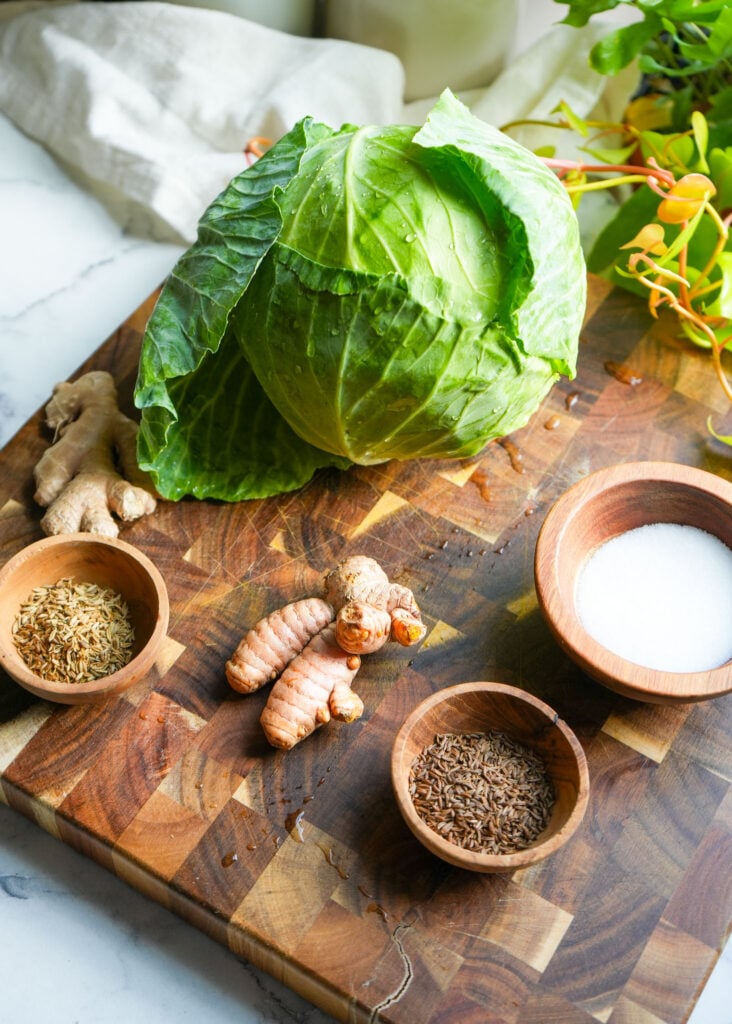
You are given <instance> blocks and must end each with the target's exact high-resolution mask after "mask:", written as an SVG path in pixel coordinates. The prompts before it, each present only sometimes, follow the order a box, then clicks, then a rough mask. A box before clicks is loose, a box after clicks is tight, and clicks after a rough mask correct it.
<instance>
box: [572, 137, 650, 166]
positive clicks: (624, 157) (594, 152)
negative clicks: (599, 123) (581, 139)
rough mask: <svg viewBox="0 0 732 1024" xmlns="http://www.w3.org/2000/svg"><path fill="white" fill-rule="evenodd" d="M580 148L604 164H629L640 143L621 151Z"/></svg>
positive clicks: (592, 147) (597, 147)
mask: <svg viewBox="0 0 732 1024" xmlns="http://www.w3.org/2000/svg"><path fill="white" fill-rule="evenodd" d="M578 148H579V149H580V150H581V151H582V152H583V153H587V154H588V155H589V156H591V157H593V158H594V159H595V160H599V161H600V162H601V163H604V164H627V162H628V160H629V159H630V157H631V156H632V155H633V153H635V151H636V150H637V148H638V143H637V142H635V141H633V142H632V143H631V144H630V145H629V146H624V147H623V148H621V149H602V148H601V147H599V146H580V147H578Z"/></svg>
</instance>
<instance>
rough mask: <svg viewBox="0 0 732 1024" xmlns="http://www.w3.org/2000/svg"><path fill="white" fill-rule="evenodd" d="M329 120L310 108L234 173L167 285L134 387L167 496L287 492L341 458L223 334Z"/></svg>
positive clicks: (151, 461) (145, 460)
mask: <svg viewBox="0 0 732 1024" xmlns="http://www.w3.org/2000/svg"><path fill="white" fill-rule="evenodd" d="M329 132H330V129H328V128H327V127H326V126H324V125H317V124H314V123H313V122H312V121H311V120H310V119H305V120H304V121H302V122H300V123H299V124H298V125H297V126H295V128H293V129H292V131H291V132H290V133H289V134H288V135H286V136H285V137H284V138H283V139H282V140H281V141H280V142H279V143H278V144H277V145H276V146H274V147H273V148H272V149H270V150H269V152H267V153H266V154H265V155H264V156H263V157H262V158H261V159H259V160H258V161H257V162H256V163H255V164H254V165H253V166H252V167H251V168H249V169H248V170H247V171H244V172H243V173H242V174H240V175H238V176H237V177H236V178H234V179H233V181H232V182H231V183H230V184H229V186H228V187H227V188H226V189H225V190H224V192H223V193H222V194H221V195H220V196H219V197H218V199H216V200H215V201H214V202H213V203H212V204H211V206H210V207H209V209H208V210H207V211H206V213H205V215H204V216H203V218H202V219H201V222H200V225H199V231H198V239H197V241H196V243H195V244H194V245H193V246H192V247H191V248H190V249H189V250H187V252H186V253H184V254H183V256H182V257H181V258H180V260H179V261H178V263H177V264H176V266H175V267H174V268H173V270H172V272H171V275H170V277H169V279H168V281H167V282H166V284H165V287H164V288H163V291H162V293H161V295H160V298H159V300H158V302H157V304H156V306H155V309H154V311H153V314H152V316H151V318H150V320H149V322H148V325H147V328H146V331H145V336H144V339H143V345H142V352H141V356H140V365H139V368H138V377H137V384H136V388H135V403H136V405H137V406H138V408H140V409H142V418H141V424H140V433H139V437H138V460H139V462H140V465H141V467H142V468H143V469H145V470H147V471H148V472H150V473H151V474H152V477H153V480H154V481H155V484H156V486H157V487H158V490H159V492H160V493H161V494H162V495H163V497H166V498H171V499H178V498H180V497H182V496H183V495H184V494H193V495H195V496H196V497H199V498H203V497H215V498H224V499H228V500H237V499H238V498H239V497H240V496H243V493H244V492H246V493H248V494H249V496H262V495H264V494H267V493H277V492H279V491H282V490H289V489H292V488H293V487H297V486H300V485H301V484H302V483H303V482H304V480H305V479H308V478H309V476H310V475H312V472H313V471H314V469H315V468H317V466H323V465H332V464H333V462H334V460H333V458H332V456H330V455H327V454H326V453H323V452H320V453H315V452H314V451H313V450H311V449H310V447H309V446H308V445H305V444H303V442H301V441H299V439H297V438H295V435H293V434H292V431H291V430H290V428H289V427H288V426H287V424H286V423H284V421H282V422H278V417H277V414H276V412H275V410H274V408H273V407H272V406H271V403H269V401H268V400H267V399H266V396H265V395H264V392H263V391H262V389H261V387H260V386H259V384H258V383H257V381H256V379H255V378H254V377H253V375H252V374H251V371H250V369H249V367H248V364H247V363H246V361H245V360H244V358H243V356H242V355H241V353H240V351H239V349H238V348H237V347H236V345H235V344H234V343H232V342H231V340H230V339H229V340H228V341H226V342H225V339H227V337H228V325H229V318H230V316H231V313H232V310H233V309H234V308H235V307H236V304H237V303H238V302H239V300H240V299H241V296H242V295H243V294H244V292H245V291H246V289H247V287H248V285H249V283H250V281H251V279H252V277H253V275H254V273H255V272H256V269H257V267H258V266H259V263H260V262H261V260H262V258H263V256H264V255H265V254H266V252H267V251H268V250H269V248H270V247H271V246H272V244H273V243H274V241H275V239H276V237H277V235H278V233H279V230H280V227H281V216H280V212H279V208H278V206H277V203H276V201H275V196H276V193H277V191H278V190H281V189H282V188H283V187H284V186H285V185H286V184H287V183H288V182H289V181H290V179H291V178H292V176H293V174H294V173H295V172H296V171H297V168H298V167H299V164H300V160H301V157H302V154H303V152H304V151H305V150H306V149H307V147H308V146H309V145H312V144H313V142H314V141H315V140H317V139H318V138H320V137H322V136H323V135H324V134H326V133H329ZM219 350H221V351H219ZM257 428H258V429H257ZM257 475H258V479H254V478H255V477H257ZM272 488H274V490H273V489H272Z"/></svg>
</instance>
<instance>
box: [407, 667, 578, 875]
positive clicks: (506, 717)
mask: <svg viewBox="0 0 732 1024" xmlns="http://www.w3.org/2000/svg"><path fill="white" fill-rule="evenodd" d="M492 729H495V730H498V731H500V732H504V733H507V734H508V735H509V736H511V737H513V738H514V739H516V740H518V741H519V742H520V743H522V744H524V745H525V746H527V747H529V748H530V749H532V750H534V751H535V752H536V753H537V754H538V755H539V756H540V757H541V758H542V760H543V761H544V764H545V765H546V768H547V771H548V773H549V776H550V777H551V780H552V782H553V785H554V790H555V794H556V801H555V804H554V809H553V812H552V816H551V819H550V821H549V824H548V825H547V827H546V828H545V829H544V831H543V832H542V833H541V835H540V836H538V838H537V839H536V840H535V841H534V842H533V843H532V845H531V846H528V847H526V848H525V849H522V850H517V851H516V852H513V853H506V854H489V853H474V852H472V851H470V850H466V849H463V848H462V847H460V846H457V845H456V844H455V843H451V842H449V841H448V840H446V839H444V838H443V837H442V836H440V835H439V834H438V833H437V832H435V831H434V830H433V829H431V828H430V827H429V826H428V825H427V824H426V823H425V822H424V820H423V819H422V818H421V817H420V816H419V814H418V813H417V811H416V810H415V807H414V804H413V803H412V798H411V796H410V794H409V774H410V771H411V768H412V765H413V763H414V760H415V758H416V757H417V756H418V755H419V754H420V752H421V751H422V750H423V749H424V748H425V747H427V746H429V745H430V744H431V743H432V742H434V739H435V736H437V735H439V734H442V733H474V732H488V731H490V730H492ZM391 778H392V785H393V788H394V794H395V796H396V801H397V804H398V806H399V810H400V811H401V813H402V816H403V818H404V820H405V822H406V823H407V825H408V826H409V828H410V829H411V831H412V832H413V833H414V835H415V836H416V837H417V839H419V841H420V842H421V843H422V845H423V846H425V847H426V848H427V849H428V850H430V852H431V853H434V854H435V855H436V856H437V857H440V858H441V859H442V860H444V861H447V862H448V863H449V864H454V865H455V866H456V867H460V868H466V869H467V870H468V871H482V872H507V871H516V870H517V869H518V868H525V867H528V866H529V865H530V864H536V863H537V862H538V861H541V860H544V858H545V857H549V856H550V855H551V854H553V853H556V851H557V850H558V849H559V848H560V847H561V846H563V845H564V844H565V843H566V842H567V840H568V839H569V838H570V836H571V835H572V834H573V833H574V832H575V830H576V829H577V827H578V826H579V824H580V822H581V821H582V818H583V816H584V813H585V809H586V807H587V800H588V797H589V791H590V784H589V774H588V770H587V761H586V758H585V754H584V751H583V749H582V747H581V745H580V743H579V740H578V739H577V737H576V736H575V735H574V733H573V732H572V731H571V729H570V728H569V727H568V726H567V725H566V724H565V723H564V722H563V721H562V720H561V719H560V718H559V717H558V715H557V714H556V712H555V711H553V710H552V708H550V707H549V706H548V705H547V704H545V703H544V702H543V701H541V700H539V699H538V697H534V696H532V695H531V694H530V693H526V692H525V691H524V690H520V689H517V688H516V687H514V686H507V685H505V684H503V683H492V682H475V683H458V684H457V685H456V686H450V687H447V689H444V690H438V692H437V693H433V694H432V695H431V696H430V697H427V698H426V700H423V701H422V703H421V704H419V705H418V706H417V707H416V708H415V709H414V711H412V713H411V714H410V715H409V717H408V718H407V719H406V720H405V722H404V723H403V725H402V726H401V728H400V729H399V732H398V733H397V736H396V740H395V742H394V746H393V748H392V755H391Z"/></svg>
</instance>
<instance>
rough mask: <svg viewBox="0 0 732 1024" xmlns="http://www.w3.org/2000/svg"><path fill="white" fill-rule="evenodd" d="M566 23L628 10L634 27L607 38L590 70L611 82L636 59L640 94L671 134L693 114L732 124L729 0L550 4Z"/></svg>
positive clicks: (596, 49)
mask: <svg viewBox="0 0 732 1024" xmlns="http://www.w3.org/2000/svg"><path fill="white" fill-rule="evenodd" d="M555 3H560V4H563V5H565V6H568V7H569V12H568V13H567V15H566V17H565V18H564V23H565V24H567V25H573V26H575V27H582V26H583V25H586V24H587V23H588V21H589V20H590V19H591V18H592V17H594V16H595V15H597V14H602V13H604V12H606V11H610V10H613V9H615V8H618V7H626V8H629V9H633V10H634V11H636V12H637V14H638V15H639V18H638V20H635V21H633V22H632V23H631V24H628V25H623V26H621V27H618V28H615V29H614V30H612V31H610V32H608V34H607V35H606V36H604V37H603V38H601V39H600V40H599V41H598V42H597V43H596V44H595V46H594V47H593V48H592V50H591V52H590V65H591V66H592V67H593V68H594V69H595V70H596V71H598V72H600V74H603V75H615V74H617V73H618V72H619V71H620V70H622V68H624V67H626V66H627V65H628V64H630V63H631V62H632V61H633V60H635V59H637V60H638V68H639V71H640V73H641V75H642V76H643V80H644V81H643V87H644V88H645V90H646V91H647V92H650V93H652V94H653V95H654V100H655V102H656V105H657V106H658V107H661V108H666V111H667V113H668V123H669V128H670V129H671V130H672V131H684V130H685V129H686V128H688V126H689V122H690V117H691V113H692V111H694V110H699V111H702V112H704V113H705V114H706V117H707V122H708V123H709V124H710V125H712V126H716V125H720V126H721V125H725V124H727V125H728V124H730V122H732V7H730V4H729V0H555Z"/></svg>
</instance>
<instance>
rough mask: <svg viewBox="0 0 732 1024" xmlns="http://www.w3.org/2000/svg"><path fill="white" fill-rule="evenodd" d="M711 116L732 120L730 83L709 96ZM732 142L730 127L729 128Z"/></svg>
mask: <svg viewBox="0 0 732 1024" xmlns="http://www.w3.org/2000/svg"><path fill="white" fill-rule="evenodd" d="M711 106H712V116H713V118H714V120H715V121H729V120H732V85H728V86H725V88H724V89H721V90H720V91H719V92H717V93H715V94H714V96H712V98H711ZM729 132H730V134H729V136H728V138H729V141H730V142H731V143H732V129H730V130H729Z"/></svg>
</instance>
